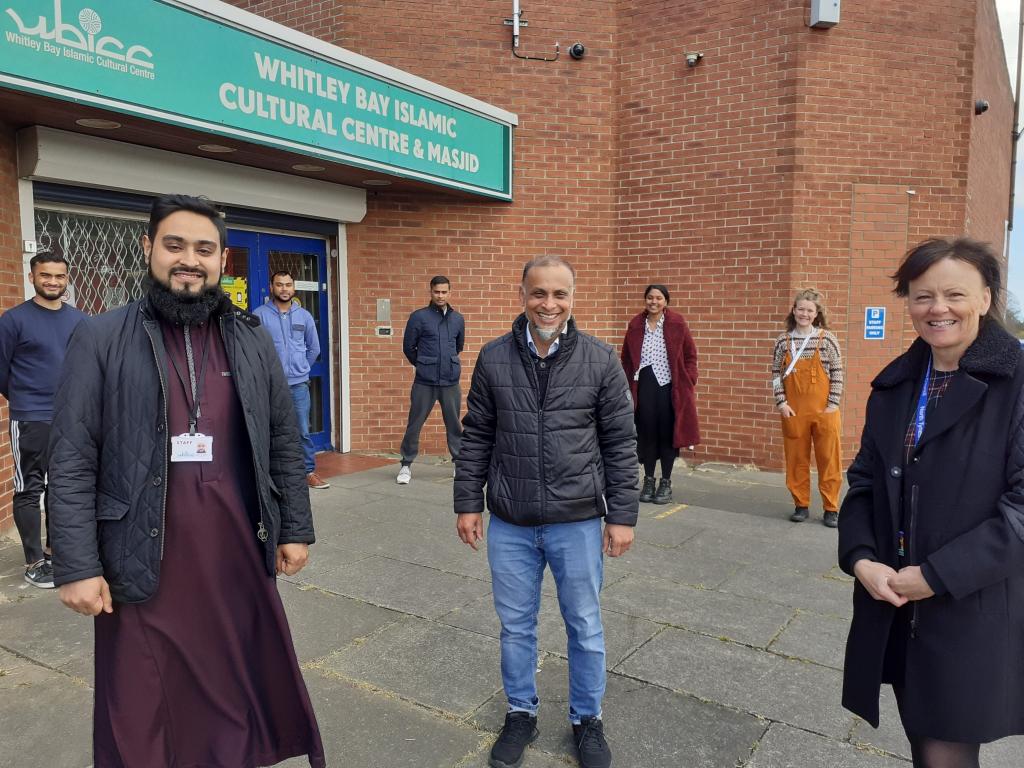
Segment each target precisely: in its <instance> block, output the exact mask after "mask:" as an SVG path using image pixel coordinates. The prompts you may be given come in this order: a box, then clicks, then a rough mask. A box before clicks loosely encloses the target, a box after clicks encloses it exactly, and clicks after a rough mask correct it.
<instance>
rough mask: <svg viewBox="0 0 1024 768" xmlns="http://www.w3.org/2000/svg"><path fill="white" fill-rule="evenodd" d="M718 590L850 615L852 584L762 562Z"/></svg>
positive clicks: (818, 611) (744, 570)
mask: <svg viewBox="0 0 1024 768" xmlns="http://www.w3.org/2000/svg"><path fill="white" fill-rule="evenodd" d="M718 589H719V590H720V591H722V592H728V593H729V594H733V595H741V596H743V597H750V598H755V599H761V600H768V601H770V602H773V603H777V604H779V605H784V606H787V607H789V608H796V609H799V610H804V611H813V612H815V613H820V614H823V615H826V616H842V617H849V616H850V615H852V613H853V602H852V598H851V595H852V594H853V587H852V585H849V584H844V583H842V582H839V581H836V580H835V579H829V578H825V577H824V576H823V575H820V574H816V573H813V572H812V573H808V572H798V571H794V570H790V569H788V568H779V567H776V566H774V565H765V564H763V563H758V564H757V565H749V566H746V567H745V568H743V569H742V570H741V571H739V572H738V573H737V574H736V575H734V576H732V577H730V578H729V579H727V580H726V581H724V582H723V583H722V584H721V585H720V586H719V587H718Z"/></svg>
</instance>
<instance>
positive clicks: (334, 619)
mask: <svg viewBox="0 0 1024 768" xmlns="http://www.w3.org/2000/svg"><path fill="white" fill-rule="evenodd" d="M278 590H279V591H280V593H281V601H282V602H283V603H284V608H285V612H286V613H287V614H288V625H289V626H290V627H291V631H292V639H293V640H294V642H295V653H296V655H297V656H298V658H299V663H300V664H303V663H305V662H308V661H312V660H313V659H320V658H323V657H325V656H328V655H330V654H331V653H332V652H333V651H336V650H339V649H341V648H344V647H345V646H347V645H348V644H349V643H351V642H353V641H354V640H357V639H359V638H366V637H369V636H370V635H372V634H373V633H375V632H377V631H379V630H380V629H381V628H383V627H386V626H388V625H391V624H394V623H396V622H398V621H401V620H402V619H403V618H404V616H403V614H401V613H398V612H396V611H391V610H388V609H386V608H378V607H377V606H375V605H370V604H369V603H364V602H362V601H360V600H353V599H352V598H349V597H342V596H340V595H335V594H331V593H330V592H324V591H322V590H319V589H315V588H313V587H299V586H296V585H294V584H288V583H286V582H278Z"/></svg>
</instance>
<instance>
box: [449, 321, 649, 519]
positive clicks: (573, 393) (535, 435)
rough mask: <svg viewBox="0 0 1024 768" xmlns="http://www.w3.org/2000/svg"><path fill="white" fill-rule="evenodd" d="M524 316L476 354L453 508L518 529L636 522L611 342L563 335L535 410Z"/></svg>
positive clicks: (630, 451)
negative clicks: (595, 520) (484, 514)
mask: <svg viewBox="0 0 1024 768" xmlns="http://www.w3.org/2000/svg"><path fill="white" fill-rule="evenodd" d="M525 329H526V316H525V315H520V316H519V317H518V318H517V319H516V321H515V323H514V324H513V326H512V333H509V334H506V335H505V336H502V337H501V338H500V339H496V340H494V341H492V342H490V343H489V344H487V345H486V346H484V348H483V349H482V350H480V356H479V358H478V359H477V362H476V368H475V369H474V371H473V382H472V385H471V386H470V390H469V398H468V413H467V414H466V417H465V419H463V422H462V425H463V434H462V447H461V449H460V451H459V460H458V464H457V472H456V477H455V511H456V512H459V513H463V512H482V511H483V507H484V486H485V485H486V487H487V508H488V509H489V510H490V511H491V513H492V514H495V515H497V516H498V517H500V518H501V519H502V520H505V521H507V522H509V523H513V524H516V525H543V524H545V523H569V522H578V521H581V520H589V519H591V518H595V517H601V516H604V517H605V520H606V522H609V523H616V524H619V525H636V518H637V512H638V506H639V492H638V491H637V488H636V484H637V483H636V480H637V460H636V431H635V428H634V426H633V405H632V403H631V402H630V399H629V386H628V384H627V383H626V376H625V374H624V373H623V372H622V365H621V364H620V363H619V360H618V356H617V355H616V354H615V352H614V351H613V350H612V348H611V347H610V346H608V345H607V344H605V343H604V342H602V341H599V340H598V339H595V338H594V337H592V336H588V335H587V334H585V333H580V332H578V331H577V330H576V326H575V323H574V322H573V321H572V320H570V321H569V329H568V332H567V333H566V335H565V336H564V337H563V340H562V342H561V348H560V350H559V352H558V354H557V355H556V356H555V357H554V358H553V361H552V362H551V366H552V368H551V371H550V374H549V379H548V387H547V395H546V398H545V401H544V408H543V409H541V408H540V405H539V403H538V397H537V382H536V376H535V372H534V368H533V362H532V361H531V360H530V353H529V351H528V349H527V347H526V341H525Z"/></svg>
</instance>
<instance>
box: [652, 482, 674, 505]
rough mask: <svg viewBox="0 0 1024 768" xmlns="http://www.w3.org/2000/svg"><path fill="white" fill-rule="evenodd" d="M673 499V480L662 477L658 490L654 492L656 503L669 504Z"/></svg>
mask: <svg viewBox="0 0 1024 768" xmlns="http://www.w3.org/2000/svg"><path fill="white" fill-rule="evenodd" d="M670 501H672V481H671V480H666V479H665V478H664V477H663V478H661V482H660V483H658V492H657V493H655V494H654V503H655V504H668V503H669V502H670Z"/></svg>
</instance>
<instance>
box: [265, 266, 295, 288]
mask: <svg viewBox="0 0 1024 768" xmlns="http://www.w3.org/2000/svg"><path fill="white" fill-rule="evenodd" d="M281 275H284V276H285V277H290V278H291V279H292V282H293V283H294V282H295V275H293V274H292V273H291V272H289V271H288V270H287V269H279V270H277V272H275V273H274V274H272V275H271V276H270V284H271V285H273V284H274V281H275V280H276V279H277V278H279V277H281Z"/></svg>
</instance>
